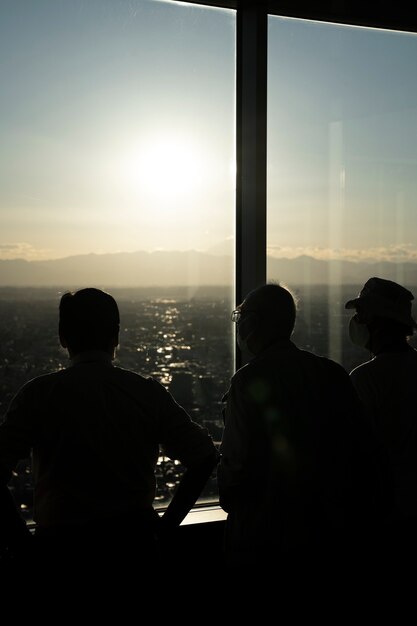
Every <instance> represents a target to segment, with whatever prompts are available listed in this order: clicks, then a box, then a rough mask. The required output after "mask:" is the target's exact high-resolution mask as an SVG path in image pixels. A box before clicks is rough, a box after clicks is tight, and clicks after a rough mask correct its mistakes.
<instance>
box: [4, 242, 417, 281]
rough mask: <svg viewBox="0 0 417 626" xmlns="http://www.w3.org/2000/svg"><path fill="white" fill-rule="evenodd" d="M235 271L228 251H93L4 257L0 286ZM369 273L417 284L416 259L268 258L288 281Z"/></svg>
mask: <svg viewBox="0 0 417 626" xmlns="http://www.w3.org/2000/svg"><path fill="white" fill-rule="evenodd" d="M233 272H234V261H233V257H231V256H230V255H215V254H208V253H204V252H198V251H196V250H189V251H155V252H146V251H137V252H118V253H109V254H95V253H91V254H85V255H76V256H69V257H65V258H61V259H54V260H46V261H45V260H43V261H27V260H24V259H12V260H0V287H51V286H54V287H55V286H59V287H64V288H80V287H85V286H91V285H102V286H103V285H106V286H108V287H109V286H114V287H152V286H160V287H175V286H179V285H201V286H210V285H213V286H215V285H219V286H228V285H232V284H233V282H234V275H233ZM371 276H380V277H381V278H386V279H389V280H395V281H397V282H400V283H402V284H404V285H409V286H412V285H417V263H412V262H405V263H393V262H389V261H380V262H373V263H371V262H354V261H345V260H332V261H324V260H319V259H315V258H313V257H310V256H306V255H302V256H299V257H296V258H293V259H288V258H274V257H268V279H269V280H272V279H273V280H277V281H281V282H283V283H285V284H287V285H289V286H291V285H299V284H312V285H318V284H329V285H339V284H355V285H357V284H362V283H364V282H365V281H366V280H367V279H368V278H370V277H371Z"/></svg>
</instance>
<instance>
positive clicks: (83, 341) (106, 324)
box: [59, 287, 120, 357]
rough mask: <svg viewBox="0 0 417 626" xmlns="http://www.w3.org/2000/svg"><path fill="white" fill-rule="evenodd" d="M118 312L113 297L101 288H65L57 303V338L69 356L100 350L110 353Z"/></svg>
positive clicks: (116, 332)
mask: <svg viewBox="0 0 417 626" xmlns="http://www.w3.org/2000/svg"><path fill="white" fill-rule="evenodd" d="M119 327H120V315H119V308H118V306H117V303H116V300H115V299H114V298H113V296H111V295H110V294H108V293H106V292H105V291H102V290H101V289H95V288H92V287H91V288H86V289H80V290H79V291H75V292H67V293H64V295H63V296H62V297H61V301H60V304H59V339H60V342H61V345H62V346H63V347H64V348H67V349H68V352H69V354H70V356H74V355H76V354H79V353H80V352H85V351H87V350H102V351H106V352H109V353H110V354H111V355H112V356H113V357H114V351H115V348H116V347H117V345H118V343H119Z"/></svg>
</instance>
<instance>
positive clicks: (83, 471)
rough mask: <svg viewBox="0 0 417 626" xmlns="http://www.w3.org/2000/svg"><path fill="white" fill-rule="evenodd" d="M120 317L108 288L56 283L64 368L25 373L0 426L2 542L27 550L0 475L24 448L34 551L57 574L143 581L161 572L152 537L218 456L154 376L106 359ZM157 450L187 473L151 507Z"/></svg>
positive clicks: (167, 526)
mask: <svg viewBox="0 0 417 626" xmlns="http://www.w3.org/2000/svg"><path fill="white" fill-rule="evenodd" d="M119 324H120V319H119V310H118V306H117V303H116V301H115V300H114V298H113V297H112V296H111V295H110V294H108V293H106V292H104V291H102V290H100V289H95V288H86V289H81V290H79V291H76V292H74V293H73V292H68V293H65V294H64V295H63V296H62V297H61V300H60V305H59V329H58V331H59V340H60V343H61V345H62V347H63V348H65V349H66V350H67V352H68V356H69V359H70V360H69V364H68V367H65V368H62V369H60V370H58V371H56V372H52V373H49V374H45V375H42V376H38V377H37V378H34V379H32V380H31V381H29V382H28V383H26V384H25V385H24V386H23V387H22V388H21V389H20V390H19V391H18V392H17V393H16V395H15V397H14V398H13V399H12V401H11V404H10V406H9V409H8V411H7V413H6V417H5V420H4V422H3V423H2V424H1V425H0V548H1V547H4V548H5V549H7V550H8V553H9V554H11V555H12V557H13V559H15V557H16V555H18V556H19V557H22V556H24V553H25V551H26V550H27V552H28V553H29V541H30V539H31V538H32V537H31V535H30V534H29V531H28V529H27V527H26V524H25V523H24V521H23V520H22V519H21V518H20V516H19V515H18V513H17V510H16V508H13V504H14V503H13V502H12V501H11V495H10V492H9V490H8V487H7V485H8V482H9V481H10V478H11V475H12V472H13V470H14V468H15V466H16V464H17V462H18V461H19V460H20V459H25V458H28V457H29V456H30V455H32V462H33V477H34V521H35V522H36V527H35V534H34V538H33V544H32V545H33V546H34V547H35V548H36V549H35V550H33V554H32V555H31V556H35V557H36V560H37V559H38V558H40V559H41V560H42V562H41V564H42V565H44V566H46V569H49V571H50V572H51V573H52V576H54V577H55V576H56V577H57V580H60V575H63V574H70V575H71V576H72V575H73V574H76V576H74V578H73V579H72V580H73V581H79V578H80V576H84V577H85V576H86V577H87V579H88V577H89V576H90V575H91V574H92V573H94V574H97V575H100V576H105V577H106V578H108V580H111V581H113V582H116V581H123V580H126V579H125V578H123V577H126V576H128V577H129V576H130V575H131V573H132V568H134V569H135V570H136V568H140V571H141V572H142V574H141V578H142V577H144V580H145V579H146V575H147V574H149V573H150V572H155V571H159V567H160V556H161V555H160V549H159V541H158V537H165V538H167V537H168V538H169V537H170V536H171V531H172V530H173V529H175V528H176V527H178V526H179V525H180V523H181V522H182V520H183V519H184V517H185V516H186V515H187V513H188V512H189V510H190V508H191V507H192V506H193V505H194V503H195V502H196V500H197V498H198V497H199V495H200V492H201V490H202V489H203V487H204V485H205V484H206V482H207V480H208V478H209V477H210V475H211V473H212V471H213V470H214V468H215V465H216V463H217V458H218V454H217V449H216V447H215V444H214V442H213V440H212V438H211V436H210V434H209V432H208V431H207V429H206V428H203V427H202V426H200V425H199V424H197V423H196V422H194V421H192V419H191V417H190V416H189V414H188V413H187V412H186V411H185V409H184V408H183V407H181V406H180V405H179V404H177V402H176V401H175V399H174V398H173V397H172V395H171V394H170V393H169V391H168V390H166V389H165V387H164V386H163V385H162V384H161V383H159V382H158V381H157V380H156V379H154V378H152V377H146V376H142V375H140V374H138V373H136V372H133V371H130V370H126V369H123V368H121V367H116V366H115V365H114V364H113V360H114V358H115V353H116V348H117V346H118V343H119ZM162 451H163V454H164V455H166V456H168V457H169V458H171V459H173V460H178V461H179V462H180V463H181V464H182V466H183V468H184V470H185V472H184V473H183V474H182V478H181V481H180V483H179V484H178V485H177V488H176V491H175V492H174V495H173V498H172V500H171V502H170V503H169V505H168V507H167V508H166V510H165V512H164V514H163V515H162V516H159V514H158V513H157V511H156V509H154V499H155V495H156V467H157V463H158V458H159V455H160V454H161V452H162ZM14 562H16V561H14ZM38 564H39V563H38ZM0 565H1V564H0ZM48 566H49V568H48ZM152 584H153V579H152Z"/></svg>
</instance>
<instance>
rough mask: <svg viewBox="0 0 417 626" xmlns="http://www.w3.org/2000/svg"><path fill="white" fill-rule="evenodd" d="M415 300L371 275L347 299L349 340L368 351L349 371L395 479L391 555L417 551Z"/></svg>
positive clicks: (384, 539) (386, 526)
mask: <svg viewBox="0 0 417 626" xmlns="http://www.w3.org/2000/svg"><path fill="white" fill-rule="evenodd" d="M413 299H414V296H413V294H412V293H411V291H409V290H408V289H406V288H405V287H403V286H402V285H399V284H398V283H396V282H393V281H391V280H386V279H383V278H378V277H372V278H370V279H369V280H368V281H367V282H366V283H365V285H364V286H363V288H362V290H361V291H360V293H359V295H358V296H357V297H356V298H354V299H352V300H349V301H348V302H346V304H345V308H346V309H350V310H352V311H354V314H353V316H352V317H351V318H350V320H349V336H350V339H351V341H352V342H353V343H354V344H355V345H357V346H359V347H361V348H363V349H365V350H367V352H368V354H369V356H370V358H369V360H367V361H366V362H364V363H362V364H361V365H359V366H357V367H355V368H354V369H353V370H352V371H351V372H350V379H351V381H352V383H353V385H354V387H355V389H356V391H357V394H358V396H359V399H360V401H361V403H362V405H363V407H364V410H365V411H366V414H367V415H368V416H369V417H370V419H371V420H372V422H373V424H374V427H375V430H376V433H377V435H378V438H379V442H380V445H381V449H382V450H383V451H384V452H385V455H386V459H387V467H389V472H387V478H388V479H389V480H390V481H391V483H392V485H391V486H392V494H393V498H392V500H393V501H392V503H391V504H390V506H389V508H388V510H387V511H386V514H385V516H384V519H383V520H381V521H382V528H381V535H382V536H381V539H380V544H381V546H380V547H381V549H382V552H383V553H385V554H386V556H387V558H388V559H390V558H394V559H398V558H400V559H402V558H405V556H406V555H407V554H408V556H409V558H411V559H414V558H415V557H416V556H417V401H416V398H417V396H416V384H417V351H416V350H415V349H414V348H413V347H412V345H411V344H410V341H409V339H410V337H411V336H412V335H413V332H414V329H415V328H417V324H416V321H415V319H414V318H413V316H412V301H413ZM388 491H389V490H388Z"/></svg>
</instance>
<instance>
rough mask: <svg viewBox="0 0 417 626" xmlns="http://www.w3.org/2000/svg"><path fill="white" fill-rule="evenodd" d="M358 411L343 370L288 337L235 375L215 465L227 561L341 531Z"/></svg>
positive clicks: (305, 545) (249, 559)
mask: <svg viewBox="0 0 417 626" xmlns="http://www.w3.org/2000/svg"><path fill="white" fill-rule="evenodd" d="M358 417H359V406H358V401H357V398H356V395H355V392H354V389H353V387H352V385H351V383H350V381H349V376H348V374H347V372H346V371H345V370H344V369H343V368H342V366H340V365H339V364H338V363H336V362H334V361H331V360H329V359H327V358H325V357H320V356H317V355H314V354H312V353H310V352H307V351H304V350H300V349H299V348H297V347H296V346H295V345H294V344H293V343H292V342H288V343H287V345H278V344H277V345H272V346H270V347H269V348H267V349H266V350H264V351H263V352H262V353H261V354H259V355H258V356H256V357H255V358H253V359H252V360H251V361H250V362H249V363H248V364H247V365H245V366H244V367H242V368H241V369H240V370H238V371H237V372H236V374H235V375H234V376H233V378H232V380H231V385H230V388H229V391H228V394H227V396H226V407H225V428H224V432H223V438H222V443H221V446H220V453H221V458H220V463H219V466H218V485H219V496H220V504H221V506H222V507H223V509H224V510H225V511H226V512H227V513H228V518H227V524H226V558H227V560H228V562H229V564H231V565H239V564H248V563H259V561H260V560H262V559H263V558H265V557H266V556H267V555H269V558H272V557H271V554H275V555H276V553H277V552H279V553H281V554H282V553H283V552H289V553H293V552H294V551H296V550H300V549H312V548H317V547H318V548H320V547H323V545H324V542H325V541H327V542H328V544H329V545H331V540H332V537H333V538H334V535H332V534H331V532H330V530H329V529H332V532H333V533H336V534H337V533H339V532H340V531H341V530H342V529H343V528H345V527H346V515H347V514H349V513H347V511H348V510H349V507H350V505H351V502H352V496H353V494H354V489H355V485H354V476H353V470H352V466H351V462H352V454H353V452H354V450H355V447H354V443H353V439H354V437H355V436H356V435H358V436H361V435H362V434H363V432H362V431H361V432H359V431H358V430H357V426H355V420H357V419H358ZM355 428H356V430H355ZM357 462H358V465H359V460H358V461H357ZM359 469H362V468H359ZM364 480H366V477H364ZM326 534H327V535H328V537H326Z"/></svg>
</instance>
